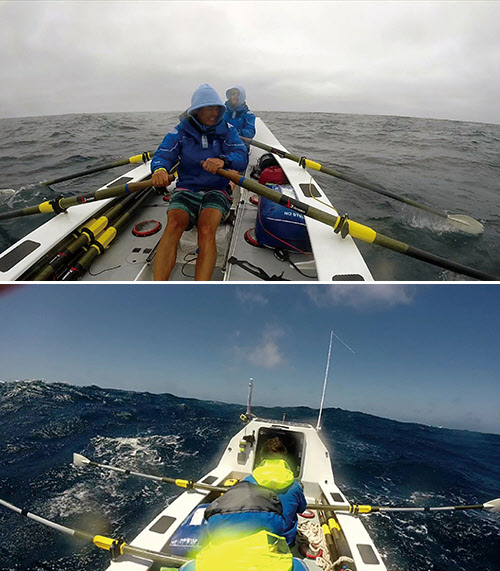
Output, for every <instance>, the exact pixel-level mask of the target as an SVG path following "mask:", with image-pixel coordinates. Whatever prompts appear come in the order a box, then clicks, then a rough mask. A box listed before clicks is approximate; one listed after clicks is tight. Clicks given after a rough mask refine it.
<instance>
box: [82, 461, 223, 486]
mask: <svg viewBox="0 0 500 571" xmlns="http://www.w3.org/2000/svg"><path fill="white" fill-rule="evenodd" d="M73 464H74V465H75V466H94V467H95V468H102V469H104V470H110V471H112V472H118V473H120V474H125V475H126V476H138V477H139V478H147V479H148V480H155V481H156V482H162V483H163V484H174V485H176V486H178V487H179V488H186V489H187V490H193V489H194V490H206V491H210V492H227V490H228V488H226V487H223V486H210V485H209V484H202V483H198V482H194V481H193V480H183V479H180V478H166V477H163V476H153V475H152V474H143V473H142V472H134V471H132V470H126V469H124V468H116V467H115V466H109V465H107V464H99V463H98V462H92V461H91V460H89V459H88V458H85V456H82V455H81V454H76V453H73Z"/></svg>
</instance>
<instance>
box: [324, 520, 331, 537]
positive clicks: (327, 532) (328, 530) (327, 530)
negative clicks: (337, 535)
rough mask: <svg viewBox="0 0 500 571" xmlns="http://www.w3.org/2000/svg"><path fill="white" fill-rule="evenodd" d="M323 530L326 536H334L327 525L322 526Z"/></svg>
mask: <svg viewBox="0 0 500 571" xmlns="http://www.w3.org/2000/svg"><path fill="white" fill-rule="evenodd" d="M321 529H322V530H323V533H324V534H325V536H326V535H332V532H331V531H330V528H329V527H328V525H327V524H326V523H324V524H323V525H322V526H321Z"/></svg>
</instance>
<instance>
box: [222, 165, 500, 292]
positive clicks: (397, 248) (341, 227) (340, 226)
mask: <svg viewBox="0 0 500 571" xmlns="http://www.w3.org/2000/svg"><path fill="white" fill-rule="evenodd" d="M217 174H218V175H220V176H223V177H225V178H227V179H228V180H231V181H232V182H234V183H235V184H236V185H237V186H242V187H244V188H246V189H247V190H249V191H251V192H255V193H256V194H259V195H260V196H263V197H264V198H267V199H269V200H271V201H272V202H276V203H277V204H281V205H283V206H285V207H286V208H289V209H290V210H295V211H297V212H300V213H301V214H303V215H304V216H309V217H310V218H314V219H315V220H318V221H319V222H323V223H324V224H327V225H328V226H331V227H332V228H333V229H334V231H335V232H336V233H339V232H340V234H341V236H342V237H343V238H345V236H347V235H350V236H352V237H353V238H357V239H358V240H362V241H363V242H367V243H368V244H377V245H378V246H382V247H383V248H387V249H389V250H393V251H394V252H399V253H400V254H404V255H405V256H410V257H411V258H416V259H417V260H422V261H424V262H428V263H429V264H433V265H434V266H438V267H440V268H444V269H446V270H451V271H453V272H457V273H459V274H463V275H466V276H470V277H472V278H476V279H478V280H488V281H495V280H499V279H500V278H499V277H498V276H493V275H491V274H487V273H486V272H482V271H480V270H475V269H474V268H469V267H468V266H464V265H462V264H458V263H456V262H453V261H451V260H448V259H446V258H442V257H441V256H436V255H435V254H431V253H430V252H426V251H425V250H420V249H419V248H415V247H413V246H410V245H408V244H406V243H405V242H400V241H399V240H394V239H393V238H389V237H388V236H384V235H383V234H379V233H377V232H375V230H372V229H371V228H369V227H368V226H363V225H362V224H359V223H358V222H354V220H350V219H349V218H348V217H347V215H344V216H335V215H333V214H330V213H328V212H324V211H323V210H320V209H319V208H315V207H314V206H309V205H308V204H306V203H305V202H300V201H299V200H297V199H295V198H290V197H288V196H286V195H284V194H281V193H280V192H278V191H277V190H274V189H272V188H269V187H268V186H264V185H262V184H259V183H258V182H257V181H255V180H252V179H250V178H246V177H244V176H240V175H239V174H238V173H237V172H236V171H227V170H224V169H218V170H217Z"/></svg>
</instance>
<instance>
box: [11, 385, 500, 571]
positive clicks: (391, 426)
mask: <svg viewBox="0 0 500 571" xmlns="http://www.w3.org/2000/svg"><path fill="white" fill-rule="evenodd" d="M243 410H244V407H243V406H241V405H231V404H222V403H217V402H208V401H200V400H194V399H185V398H178V397H175V396H173V395H170V394H161V395H155V394H150V393H145V392H129V391H120V390H115V389H104V388H99V387H98V386H95V385H93V386H89V387H75V386H71V385H68V384H64V383H53V384H49V383H45V382H42V381H16V382H5V383H0V450H1V454H0V497H1V498H2V499H4V500H6V501H9V502H11V503H13V504H15V505H17V506H19V507H24V508H26V509H28V510H29V511H32V512H34V513H37V514H39V515H41V516H45V517H46V518H48V519H51V520H53V521H56V522H57V523H60V524H63V525H67V526H69V527H76V528H79V529H82V530H87V531H89V532H90V533H96V534H97V533H100V534H104V535H110V536H113V537H118V536H119V535H123V536H124V537H125V539H126V540H127V541H131V540H132V539H133V538H134V537H135V536H136V535H137V533H138V532H139V531H140V530H141V529H142V528H143V527H144V526H146V525H147V524H148V523H149V522H150V521H151V519H152V518H153V517H154V516H156V515H157V514H158V513H159V512H160V511H161V509H162V508H163V507H164V505H165V504H166V503H167V502H170V501H172V500H173V499H174V498H175V497H176V496H177V495H178V494H180V493H181V490H179V489H178V488H175V487H173V486H169V485H165V484H159V483H156V482H151V481H147V480H142V479H139V478H132V477H128V478H127V477H123V476H119V475H116V474H113V473H108V472H105V471H100V470H94V469H76V468H74V467H73V466H72V464H71V462H72V454H73V452H78V453H81V454H84V455H85V456H87V457H89V458H91V459H92V460H95V461H97V462H102V463H109V464H112V465H116V466H120V467H124V468H129V469H131V470H137V471H141V472H147V473H153V474H156V475H162V476H169V477H182V478H194V479H198V478H199V477H201V476H202V475H203V474H205V473H206V472H208V471H209V470H211V469H212V468H213V467H214V466H215V465H216V464H217V462H218V459H219V456H220V454H221V453H222V451H223V450H224V448H225V446H226V444H227V442H228V441H229V439H230V437H231V436H232V435H233V434H234V433H235V432H236V431H237V430H239V428H240V427H241V423H240V421H239V420H238V417H239V414H240V413H241V412H242V411H243ZM254 412H255V413H256V414H257V415H259V416H262V417H265V418H274V419H281V418H282V415H283V413H284V412H285V413H286V415H287V419H290V420H295V421H305V422H310V423H312V424H315V421H316V417H317V411H315V410H312V409H310V408H306V407H299V408H287V409H282V408H268V409H264V408H260V407H256V408H255V410H254ZM322 437H323V439H324V440H325V442H326V444H327V446H328V447H329V449H330V451H331V456H332V461H333V465H334V472H335V474H336V480H337V483H338V484H339V486H340V488H341V489H342V490H343V491H344V493H345V494H346V496H347V498H348V499H349V500H350V501H351V502H355V503H366V504H371V505H392V506H412V505H419V506H422V505H429V506H437V505H459V504H476V503H483V502H485V501H488V500H490V499H494V498H496V497H498V496H500V494H499V491H500V476H499V475H500V454H499V450H500V435H493V434H481V433H477V432H469V431H460V430H448V429H441V428H435V427H430V426H424V425H420V424H411V423H401V422H396V421H391V420H388V419H383V418H378V417H375V416H371V415H367V414H363V413H360V412H349V411H345V410H341V409H327V410H326V411H324V417H323V433H322ZM363 517H364V520H363V521H364V523H365V525H366V526H367V528H368V531H369V533H370V535H371V536H372V538H373V540H374V542H375V544H376V545H377V547H378V549H379V551H380V552H381V554H382V556H383V558H384V560H385V562H386V565H387V567H388V569H393V570H395V569H398V570H415V571H417V570H418V571H423V570H434V571H437V570H439V571H473V570H474V571H475V570H481V571H498V569H500V550H498V538H499V536H500V514H492V513H487V512H485V511H464V512H453V513H446V512H442V513H436V514H422V513H413V514H411V513H408V514H393V515H388V514H380V513H379V514H372V515H367V516H363ZM0 531H1V533H0V570H1V571H49V570H50V571H52V570H54V571H55V570H58V571H59V570H63V569H71V570H72V571H90V570H92V571H102V570H104V569H105V568H106V566H107V564H108V561H109V559H108V555H107V552H104V551H102V550H99V549H97V548H95V547H93V546H89V545H86V544H84V543H82V542H81V541H79V540H75V539H73V538H69V537H66V536H64V535H62V534H59V533H58V532H56V531H54V530H51V529H49V528H47V527H45V526H41V525H40V524H37V523H35V522H33V521H31V520H27V519H26V518H23V517H21V516H20V515H18V514H15V513H13V512H11V511H9V510H7V509H5V508H4V507H3V506H0Z"/></svg>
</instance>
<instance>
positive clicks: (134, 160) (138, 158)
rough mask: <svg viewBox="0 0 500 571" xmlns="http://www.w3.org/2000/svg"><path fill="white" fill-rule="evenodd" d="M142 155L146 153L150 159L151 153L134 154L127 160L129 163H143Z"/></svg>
mask: <svg viewBox="0 0 500 571" xmlns="http://www.w3.org/2000/svg"><path fill="white" fill-rule="evenodd" d="M144 155H146V156H147V157H148V159H151V153H143V154H142V155H134V156H133V157H130V158H129V160H128V162H129V163H130V164H131V165H134V164H136V163H143V162H144Z"/></svg>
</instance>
